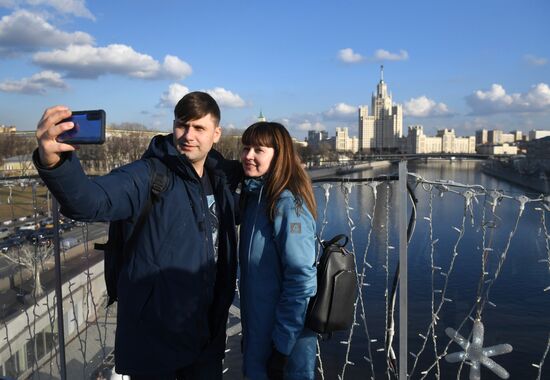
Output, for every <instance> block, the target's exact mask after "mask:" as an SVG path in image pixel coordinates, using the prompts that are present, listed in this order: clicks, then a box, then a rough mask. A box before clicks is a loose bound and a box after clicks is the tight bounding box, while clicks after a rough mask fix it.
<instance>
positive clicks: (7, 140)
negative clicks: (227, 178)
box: [0, 123, 326, 174]
mask: <svg viewBox="0 0 550 380" xmlns="http://www.w3.org/2000/svg"><path fill="white" fill-rule="evenodd" d="M140 125H141V124H135V123H122V124H112V125H110V129H125V130H129V131H134V132H133V133H127V134H122V135H112V136H109V137H107V139H106V141H105V143H104V144H103V145H80V146H79V147H78V151H77V154H78V157H79V158H80V160H81V162H82V167H83V168H84V169H85V170H86V172H87V173H89V174H103V173H108V172H109V171H111V170H113V169H114V168H116V167H119V166H122V165H125V164H127V163H129V162H132V161H135V160H137V159H139V158H140V157H141V156H142V155H143V153H144V152H145V150H146V149H147V147H148V146H149V143H150V141H151V133H150V130H148V129H147V128H146V127H144V126H143V125H141V127H142V129H139V130H140V131H144V132H145V131H147V132H148V133H143V134H141V133H139V132H136V129H135V128H139V126H140ZM130 127H131V128H133V129H131V128H130ZM242 133H243V130H241V129H224V130H223V133H222V137H221V138H220V141H219V142H218V143H217V144H215V146H214V148H215V149H216V150H218V151H219V152H220V153H222V154H223V155H224V157H226V158H227V159H232V160H239V159H240V154H241V135H242ZM35 148H36V138H35V137H34V135H19V134H8V133H6V134H0V165H1V164H2V163H3V161H4V160H5V159H6V158H8V157H14V156H25V159H28V160H30V154H31V153H32V151H33V150H34V149H35ZM325 150H326V149H325ZM299 151H300V153H301V155H302V157H303V158H305V159H307V158H309V156H310V155H312V153H313V154H315V153H317V154H318V153H319V152H311V151H310V149H308V148H300V149H299ZM323 152H324V151H323ZM22 160H23V159H22Z"/></svg>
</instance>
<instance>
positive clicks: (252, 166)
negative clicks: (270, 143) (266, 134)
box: [241, 145, 275, 177]
mask: <svg viewBox="0 0 550 380" xmlns="http://www.w3.org/2000/svg"><path fill="white" fill-rule="evenodd" d="M274 155H275V149H273V148H270V147H267V146H262V145H259V146H253V145H245V146H244V147H243V150H242V152H241V162H242V164H243V169H244V175H245V176H247V177H260V176H262V175H264V174H265V173H267V172H268V171H269V168H270V166H271V160H273V156H274Z"/></svg>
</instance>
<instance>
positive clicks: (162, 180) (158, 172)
mask: <svg viewBox="0 0 550 380" xmlns="http://www.w3.org/2000/svg"><path fill="white" fill-rule="evenodd" d="M145 162H146V164H147V167H148V169H149V178H150V181H151V187H150V188H149V190H150V191H149V193H150V194H149V196H148V197H147V201H146V202H145V206H144V207H143V209H141V212H140V214H139V217H138V219H137V221H136V223H135V224H134V228H133V229H132V233H131V234H130V237H129V238H128V240H127V244H124V249H123V252H122V255H123V257H124V260H128V259H129V258H130V255H131V253H132V252H133V251H134V247H135V245H136V240H137V239H136V238H137V236H138V235H139V234H140V232H141V229H142V228H143V225H144V224H145V221H146V220H147V217H148V216H149V213H150V212H151V208H152V207H153V202H155V201H157V200H158V197H159V196H160V194H161V193H162V192H164V191H165V190H166V189H167V188H168V182H169V176H168V175H169V173H168V168H167V167H166V165H164V164H163V163H162V162H161V161H160V160H159V159H158V158H156V157H150V158H147V159H145Z"/></svg>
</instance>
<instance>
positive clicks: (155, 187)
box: [94, 157, 170, 306]
mask: <svg viewBox="0 0 550 380" xmlns="http://www.w3.org/2000/svg"><path fill="white" fill-rule="evenodd" d="M145 162H146V163H147V166H148V168H149V176H150V178H151V181H150V183H151V188H150V194H149V197H147V201H146V203H145V206H144V207H143V209H142V210H141V213H140V214H139V217H138V219H137V221H136V222H135V224H134V228H133V230H132V233H131V234H130V237H129V238H128V239H126V238H125V233H124V230H125V228H124V227H125V223H127V221H126V220H115V221H112V222H111V223H110V224H109V237H108V239H107V242H106V243H95V244H94V248H95V249H97V250H99V251H103V252H104V254H105V258H104V260H103V261H104V264H105V272H104V276H105V285H106V287H107V297H108V301H107V306H110V305H112V304H113V303H114V302H115V301H116V300H117V298H118V295H117V286H118V279H119V276H120V271H121V270H122V266H123V265H124V263H125V262H126V261H127V260H129V259H130V255H131V254H132V252H133V251H134V246H135V244H136V240H137V236H138V235H139V233H140V232H141V229H142V227H143V225H144V224H145V221H146V220H147V217H148V216H149V212H150V211H151V208H152V207H153V203H154V202H156V201H157V200H158V197H159V195H160V194H161V193H162V192H163V191H165V190H166V189H167V188H168V183H169V178H170V177H169V169H168V168H167V167H166V165H164V164H163V163H162V162H161V161H160V160H159V159H158V158H155V157H151V158H147V159H145ZM125 242H126V243H125Z"/></svg>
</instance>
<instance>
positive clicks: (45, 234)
mask: <svg viewBox="0 0 550 380" xmlns="http://www.w3.org/2000/svg"><path fill="white" fill-rule="evenodd" d="M52 239H53V230H52V229H51V228H45V227H41V228H39V229H38V230H36V231H34V232H33V233H31V234H29V235H28V236H27V240H28V241H29V242H30V243H31V244H37V245H48V246H49V245H50V244H51V243H52Z"/></svg>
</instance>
